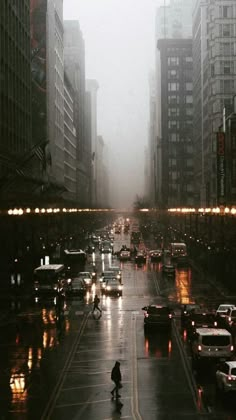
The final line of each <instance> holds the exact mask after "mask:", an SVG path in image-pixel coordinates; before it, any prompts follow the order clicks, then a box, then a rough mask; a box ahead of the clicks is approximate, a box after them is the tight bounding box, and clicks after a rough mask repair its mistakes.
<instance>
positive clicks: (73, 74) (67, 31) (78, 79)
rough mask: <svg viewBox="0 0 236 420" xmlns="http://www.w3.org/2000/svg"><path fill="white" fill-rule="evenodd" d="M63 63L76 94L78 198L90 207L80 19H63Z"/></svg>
mask: <svg viewBox="0 0 236 420" xmlns="http://www.w3.org/2000/svg"><path fill="white" fill-rule="evenodd" d="M64 63H65V69H66V72H67V74H68V77H69V79H70V82H71V84H72V86H73V89H74V93H75V97H74V121H75V127H76V138H77V201H78V203H79V204H80V206H88V205H89V200H90V197H89V194H90V175H91V169H90V168H91V153H90V149H91V146H90V144H89V143H88V140H89V139H88V138H86V135H85V46H84V39H83V35H82V32H81V30H80V26H79V22H78V21H74V20H65V21H64Z"/></svg>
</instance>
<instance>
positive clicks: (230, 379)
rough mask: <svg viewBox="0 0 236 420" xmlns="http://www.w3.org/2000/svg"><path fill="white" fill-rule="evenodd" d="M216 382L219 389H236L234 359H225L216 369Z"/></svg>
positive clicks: (223, 390)
mask: <svg viewBox="0 0 236 420" xmlns="http://www.w3.org/2000/svg"><path fill="white" fill-rule="evenodd" d="M216 384H217V387H218V388H219V389H220V391H222V392H224V393H226V392H229V391H236V361H235V360H234V361H227V362H224V363H222V365H221V366H220V367H219V368H218V369H217V371H216Z"/></svg>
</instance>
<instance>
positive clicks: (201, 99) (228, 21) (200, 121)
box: [193, 0, 236, 206]
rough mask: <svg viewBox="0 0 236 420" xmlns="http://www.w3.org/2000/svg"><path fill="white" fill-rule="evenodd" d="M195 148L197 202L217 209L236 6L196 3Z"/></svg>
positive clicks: (235, 67)
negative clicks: (219, 137)
mask: <svg viewBox="0 0 236 420" xmlns="http://www.w3.org/2000/svg"><path fill="white" fill-rule="evenodd" d="M193 68H194V90H193V92H194V148H195V179H196V186H195V189H196V191H198V192H199V196H198V201H199V202H200V204H201V205H202V206H212V205H217V132H218V131H219V130H220V129H221V128H220V127H221V126H222V125H223V120H224V118H223V114H224V113H225V115H226V116H227V114H228V113H229V112H230V110H231V108H232V103H233V96H234V95H235V94H236V78H235V71H236V3H235V1H234V0H228V1H220V0H215V1H210V0H204V1H203V0H195V2H194V9H193Z"/></svg>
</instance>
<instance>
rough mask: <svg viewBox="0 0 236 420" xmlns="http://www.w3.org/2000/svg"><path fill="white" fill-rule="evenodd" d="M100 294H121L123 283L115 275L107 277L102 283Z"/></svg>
mask: <svg viewBox="0 0 236 420" xmlns="http://www.w3.org/2000/svg"><path fill="white" fill-rule="evenodd" d="M102 294H103V295H106V296H107V295H117V296H122V295H123V284H122V283H120V281H119V280H118V279H117V278H116V277H113V278H110V279H107V280H106V281H105V282H104V283H103V287H102Z"/></svg>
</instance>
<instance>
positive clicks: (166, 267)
mask: <svg viewBox="0 0 236 420" xmlns="http://www.w3.org/2000/svg"><path fill="white" fill-rule="evenodd" d="M162 272H163V273H164V274H166V275H167V276H171V277H174V276H175V266H174V265H173V264H171V263H165V264H163V265H162Z"/></svg>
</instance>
